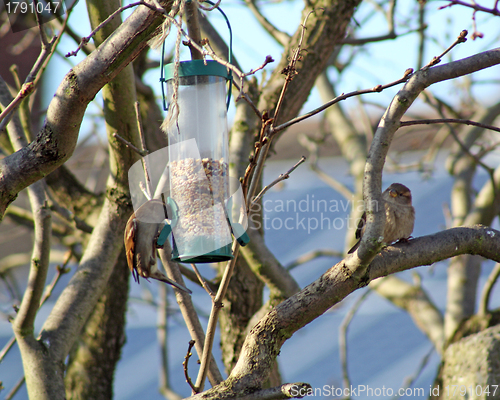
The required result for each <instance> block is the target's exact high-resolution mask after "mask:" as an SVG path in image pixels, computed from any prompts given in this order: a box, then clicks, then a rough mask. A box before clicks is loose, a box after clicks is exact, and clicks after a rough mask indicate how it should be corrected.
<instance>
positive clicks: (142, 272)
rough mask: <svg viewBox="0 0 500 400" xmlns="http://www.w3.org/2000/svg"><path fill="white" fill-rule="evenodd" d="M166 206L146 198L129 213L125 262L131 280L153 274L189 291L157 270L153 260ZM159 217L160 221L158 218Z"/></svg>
mask: <svg viewBox="0 0 500 400" xmlns="http://www.w3.org/2000/svg"><path fill="white" fill-rule="evenodd" d="M165 219H166V208H165V206H164V204H163V202H161V201H160V200H156V199H153V200H149V201H147V202H146V203H144V204H143V205H142V206H141V207H139V208H138V209H137V211H136V212H135V213H132V215H131V216H130V218H129V220H128V221H127V225H126V227H125V235H124V241H125V253H126V255H127V264H128V268H129V269H130V272H132V276H133V277H134V280H135V281H136V282H137V283H139V277H140V276H141V277H143V278H144V279H146V280H148V278H153V279H156V280H158V281H162V282H165V283H168V284H170V285H172V286H174V287H176V288H177V289H179V290H182V291H184V292H186V293H191V291H190V290H189V289H187V288H185V287H184V286H182V285H180V284H178V283H177V282H174V281H172V280H171V279H169V278H167V277H166V276H165V275H164V274H163V273H162V272H160V271H159V270H158V266H157V264H156V249H157V248H158V247H159V246H157V244H156V240H157V239H158V236H159V235H160V232H161V230H162V228H163V226H164V223H163V221H164V220H165ZM158 221H161V222H158Z"/></svg>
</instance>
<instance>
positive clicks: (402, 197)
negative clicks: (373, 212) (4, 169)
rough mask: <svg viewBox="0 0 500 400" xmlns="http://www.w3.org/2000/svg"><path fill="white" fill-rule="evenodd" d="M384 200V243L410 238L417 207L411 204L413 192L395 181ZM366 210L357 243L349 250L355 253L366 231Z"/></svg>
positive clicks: (358, 231)
mask: <svg viewBox="0 0 500 400" xmlns="http://www.w3.org/2000/svg"><path fill="white" fill-rule="evenodd" d="M382 201H383V204H384V207H385V227H384V243H387V244H390V243H393V242H396V241H399V240H408V238H409V237H410V236H411V233H412V232H413V225H414V224H415V209H414V208H413V206H412V205H411V192H410V189H408V188H407V187H406V186H405V185H402V184H401V183H393V184H392V185H391V186H389V187H388V188H387V189H386V190H385V192H384V193H382ZM365 226H366V212H364V213H363V215H362V216H361V220H360V221H359V224H358V228H357V229H356V239H359V240H358V241H357V242H356V244H355V245H354V246H353V247H352V248H351V250H349V251H348V254H351V253H354V252H355V251H356V249H357V248H358V247H359V244H360V243H361V238H362V237H363V234H364V233H365Z"/></svg>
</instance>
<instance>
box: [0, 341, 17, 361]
mask: <svg viewBox="0 0 500 400" xmlns="http://www.w3.org/2000/svg"><path fill="white" fill-rule="evenodd" d="M14 343H16V337H15V336H12V337H11V338H10V339H9V341H8V342H7V343H6V344H5V346H3V349H2V351H0V363H1V362H2V361H3V359H4V357H5V356H6V355H7V353H8V352H9V350H10V349H11V348H12V346H14Z"/></svg>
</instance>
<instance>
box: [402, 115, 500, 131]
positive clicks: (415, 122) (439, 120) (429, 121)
mask: <svg viewBox="0 0 500 400" xmlns="http://www.w3.org/2000/svg"><path fill="white" fill-rule="evenodd" d="M448 123H449V124H465V125H473V126H478V127H480V128H484V129H489V130H492V131H495V132H500V128H498V127H496V126H493V125H486V124H482V123H481V122H476V121H471V120H470V119H456V118H436V119H419V120H411V121H401V125H400V126H410V125H429V124H448Z"/></svg>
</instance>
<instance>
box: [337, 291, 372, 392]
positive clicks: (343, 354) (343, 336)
mask: <svg viewBox="0 0 500 400" xmlns="http://www.w3.org/2000/svg"><path fill="white" fill-rule="evenodd" d="M371 292H372V290H371V289H369V288H368V289H367V290H366V291H365V292H364V293H363V294H362V295H361V296H360V297H359V298H358V299H357V300H356V302H355V303H354V304H353V305H352V307H351V308H350V310H349V311H348V312H347V314H346V315H345V317H344V319H343V320H342V323H341V324H340V327H339V353H340V363H341V365H342V381H343V384H344V387H345V388H349V387H351V380H350V378H349V369H348V365H347V331H348V329H349V325H350V324H351V321H352V319H353V318H354V315H356V312H357V311H358V309H359V307H360V306H361V304H363V302H364V301H365V299H366V298H367V297H368V295H369V294H370V293H371Z"/></svg>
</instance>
